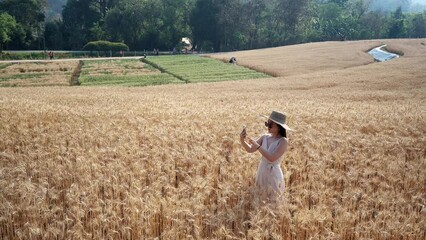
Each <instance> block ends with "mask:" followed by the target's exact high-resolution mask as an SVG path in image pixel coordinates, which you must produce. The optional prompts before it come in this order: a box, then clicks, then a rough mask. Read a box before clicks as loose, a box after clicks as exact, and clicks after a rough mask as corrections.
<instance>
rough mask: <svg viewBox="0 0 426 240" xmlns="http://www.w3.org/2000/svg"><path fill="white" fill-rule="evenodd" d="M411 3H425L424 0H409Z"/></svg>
mask: <svg viewBox="0 0 426 240" xmlns="http://www.w3.org/2000/svg"><path fill="white" fill-rule="evenodd" d="M411 2H412V3H421V4H426V0H411Z"/></svg>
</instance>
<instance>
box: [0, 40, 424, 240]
mask: <svg viewBox="0 0 426 240" xmlns="http://www.w3.org/2000/svg"><path fill="white" fill-rule="evenodd" d="M382 42H385V43H388V44H389V47H393V48H394V49H397V50H399V51H402V52H403V53H404V56H403V57H402V58H399V59H396V60H392V61H389V62H384V63H374V61H373V59H372V58H371V56H369V55H368V54H366V52H367V51H368V50H369V49H371V48H373V47H375V46H379V45H380V44H381V43H382ZM422 43H426V39H417V40H392V41H388V40H383V41H365V42H327V43H311V44H305V45H298V46H289V47H282V48H276V49H264V50H256V51H248V52H233V53H232V55H234V56H235V57H236V58H237V61H238V64H243V65H244V64H245V65H247V66H249V65H251V67H258V68H262V69H264V70H265V71H267V72H269V73H270V74H274V76H280V77H276V78H262V79H253V80H241V81H232V79H230V80H231V81H225V82H214V83H195V84H169V85H161V86H151V87H138V88H135V87H133V88H128V87H119V86H114V87H97V86H93V87H81V86H80V87H78V86H75V87H37V88H36V87H27V88H0V133H1V134H0V189H1V191H0V202H1V203H0V238H1V239H64V238H66V239H92V238H93V239H154V238H157V239H425V238H426V208H425V206H426V148H425V146H426V46H425V45H424V44H422ZM345 46H346V47H345ZM295 48H297V51H294V49H295ZM289 52H292V54H289ZM331 52H335V53H336V54H332V53H331ZM280 53H281V54H280ZM323 53H324V54H323ZM307 55H308V56H309V55H311V56H316V57H315V58H314V59H310V58H308V57H304V56H307ZM228 56H229V55H227V54H224V55H214V56H212V57H216V58H219V59H220V58H223V59H226V58H227V57H228ZM303 66H306V67H305V68H303ZM298 69H299V70H298ZM0 71H1V70H0ZM271 110H278V111H284V112H286V113H287V115H288V124H289V126H290V127H292V128H293V129H294V130H295V131H294V132H291V133H290V134H289V149H288V152H287V153H286V154H285V158H284V161H283V163H282V166H281V167H282V169H283V171H284V172H285V177H286V189H285V195H284V196H283V198H282V199H281V200H280V201H279V203H278V204H268V203H264V202H262V201H261V199H260V198H259V197H258V194H257V190H256V189H255V188H254V177H255V173H256V168H257V165H258V163H259V159H260V155H259V153H255V154H248V153H246V152H245V151H243V149H242V147H241V146H240V144H239V133H240V131H241V130H242V127H243V126H246V127H247V132H248V135H249V136H250V137H256V136H259V135H260V134H262V133H265V132H266V129H265V128H264V127H263V126H264V124H263V121H264V119H262V118H260V117H259V115H260V114H264V115H268V114H269V113H270V112H271Z"/></svg>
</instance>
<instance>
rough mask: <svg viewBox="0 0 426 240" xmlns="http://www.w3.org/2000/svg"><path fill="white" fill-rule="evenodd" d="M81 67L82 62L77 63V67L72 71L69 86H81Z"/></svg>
mask: <svg viewBox="0 0 426 240" xmlns="http://www.w3.org/2000/svg"><path fill="white" fill-rule="evenodd" d="M83 65H84V62H83V60H80V61H78V65H77V67H76V68H75V69H74V71H73V72H72V74H71V79H70V86H78V85H80V84H81V82H80V80H79V78H80V74H81V68H82V67H83Z"/></svg>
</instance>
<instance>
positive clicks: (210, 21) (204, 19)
mask: <svg viewBox="0 0 426 240" xmlns="http://www.w3.org/2000/svg"><path fill="white" fill-rule="evenodd" d="M219 12H220V6H219V5H218V4H216V3H215V0H197V2H196V3H195V7H194V9H193V10H192V13H191V17H190V24H191V27H192V39H193V45H194V47H198V48H202V49H213V48H216V50H219V49H218V48H219V45H220V39H219V36H218V34H217V33H218V31H219V29H220V27H219V22H218V15H219Z"/></svg>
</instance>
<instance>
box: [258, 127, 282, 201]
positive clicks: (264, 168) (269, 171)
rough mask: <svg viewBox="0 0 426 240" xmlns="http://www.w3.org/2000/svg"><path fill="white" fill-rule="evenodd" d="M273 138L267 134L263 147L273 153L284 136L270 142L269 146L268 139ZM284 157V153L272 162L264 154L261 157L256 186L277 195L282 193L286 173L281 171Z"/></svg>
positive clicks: (264, 137)
mask: <svg viewBox="0 0 426 240" xmlns="http://www.w3.org/2000/svg"><path fill="white" fill-rule="evenodd" d="M270 138H271V135H269V134H266V135H264V136H263V139H262V148H263V149H265V150H266V151H268V152H269V153H270V154H272V153H273V152H274V151H275V150H276V148H277V147H278V145H279V143H280V142H281V141H283V140H284V138H280V139H278V140H276V141H274V142H272V143H271V144H270V146H268V140H269V139H270ZM283 158H284V155H283V156H281V157H279V158H278V159H277V160H275V161H274V162H270V161H268V160H266V158H265V157H263V156H262V158H261V159H260V163H259V166H258V168H257V173H256V186H258V187H260V189H262V190H266V191H268V192H270V193H271V191H272V193H275V194H277V195H281V194H282V193H283V192H284V185H285V182H284V175H283V172H282V171H281V165H280V164H281V161H282V159H283Z"/></svg>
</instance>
